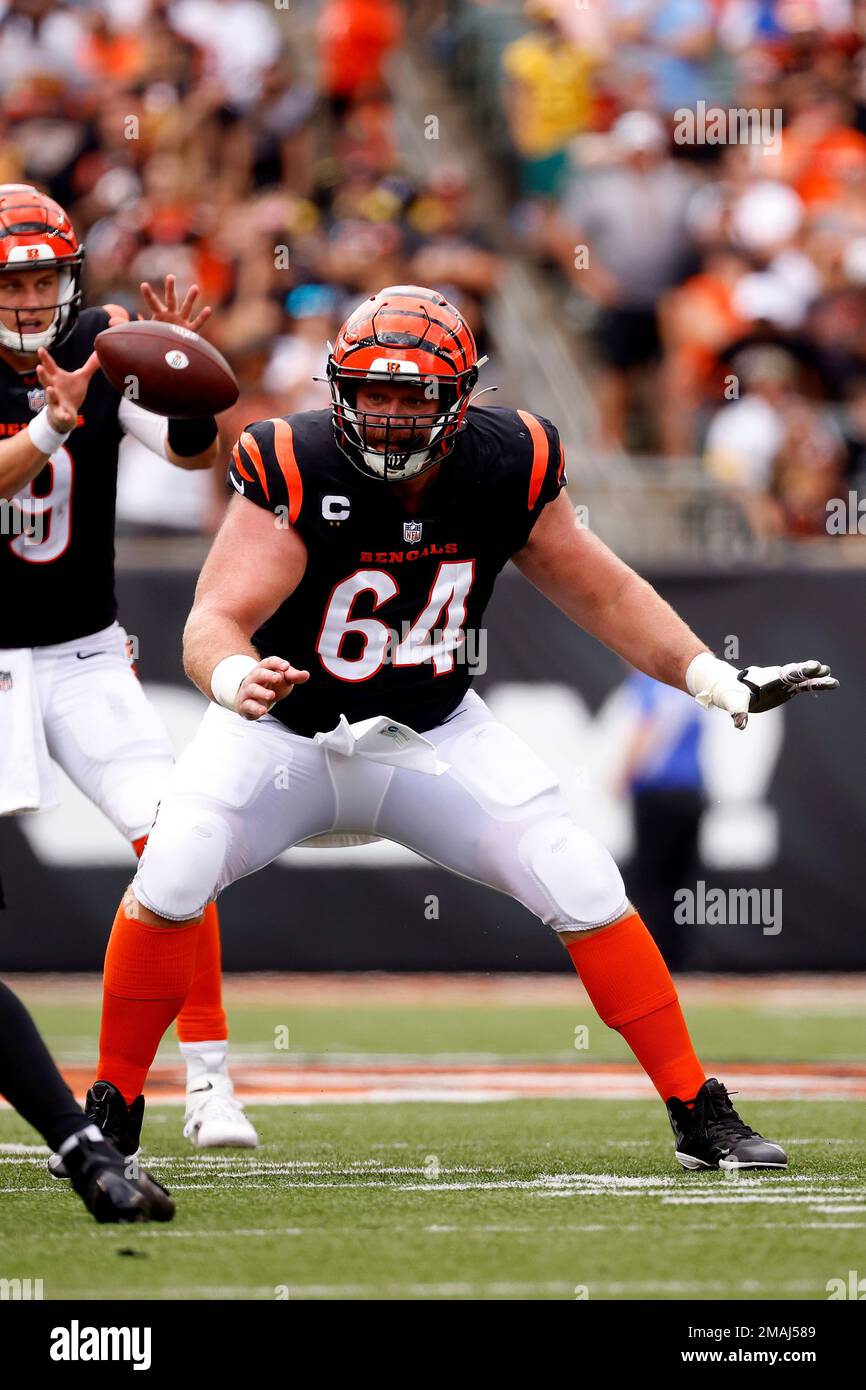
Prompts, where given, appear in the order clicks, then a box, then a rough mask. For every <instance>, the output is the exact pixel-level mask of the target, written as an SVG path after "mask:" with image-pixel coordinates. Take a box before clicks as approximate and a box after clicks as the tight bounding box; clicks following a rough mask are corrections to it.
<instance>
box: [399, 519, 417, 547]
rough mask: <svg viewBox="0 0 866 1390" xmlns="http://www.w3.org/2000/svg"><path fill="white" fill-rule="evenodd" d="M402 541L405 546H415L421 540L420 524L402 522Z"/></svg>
mask: <svg viewBox="0 0 866 1390" xmlns="http://www.w3.org/2000/svg"><path fill="white" fill-rule="evenodd" d="M403 539H404V541H405V542H406V544H407V545H415V544H416V543H417V542H418V541H420V539H421V522H420V521H404V522H403Z"/></svg>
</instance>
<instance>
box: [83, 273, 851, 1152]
mask: <svg viewBox="0 0 866 1390" xmlns="http://www.w3.org/2000/svg"><path fill="white" fill-rule="evenodd" d="M477 376H478V362H477V360H476V351H475V344H474V341H473V338H472V334H471V333H470V331H469V329H468V327H467V325H466V323H465V322H464V321H463V319H462V318H461V316H460V314H459V313H458V312H457V311H456V310H455V309H454V307H453V306H452V305H451V304H449V303H448V302H447V301H446V300H445V299H444V298H443V297H442V295H440V294H438V293H437V292H435V291H434V290H429V289H424V288H420V287H416V286H395V287H391V288H389V289H385V290H382V291H381V292H380V293H379V294H377V295H375V296H373V297H372V298H370V299H369V300H368V301H366V302H365V303H363V304H362V305H361V306H360V307H359V308H358V309H357V310H356V311H355V312H354V313H353V314H352V315H351V316H350V317H349V319H348V320H347V322H346V323H345V324H344V326H343V328H342V329H341V331H340V334H339V336H338V338H337V342H336V345H335V346H334V348H333V349H332V351H331V353H330V356H329V359H328V378H329V380H330V385H331V391H332V407H331V409H330V410H315V411H309V412H305V413H302V414H298V415H293V416H290V417H287V418H281V419H272V420H263V421H260V422H258V423H257V424H255V425H253V426H251V427H250V428H248V429H247V430H245V431H244V432H243V433H242V434H241V436H240V439H239V441H238V443H237V445H236V447H235V449H234V451H233V454H232V459H231V467H230V471H229V480H230V483H231V486H232V487H233V489H234V491H235V493H236V494H237V495H236V496H234V497H233V498H232V500H231V503H230V506H229V508H228V512H227V514H226V518H225V521H224V523H223V526H222V528H221V530H220V532H219V534H218V536H217V537H216V539H215V541H214V544H213V547H212V549H211V552H210V555H209V557H208V559H207V561H206V563H205V566H204V569H203V571H202V574H201V577H200V580H199V584H198V588H197V591H196V597H195V603H194V607H193V610H192V612H191V614H190V617H189V620H188V622H187V626H186V631H185V635H184V659H185V666H186V670H187V672H188V674H189V675H190V677H191V678H192V680H194V681H195V683H196V685H198V687H199V689H200V690H202V691H203V692H204V693H205V694H206V695H208V696H210V698H211V700H212V702H213V703H212V704H211V706H210V707H209V709H208V711H207V713H206V715H205V717H204V719H203V721H202V724H201V726H200V729H199V731H198V733H197V735H196V737H195V739H194V740H193V742H192V743H191V744H190V745H189V746H188V747H187V748H186V750H185V751H184V752H183V753H182V755H181V756H180V758H179V759H178V762H177V764H176V765H175V767H174V769H173V771H172V773H171V775H170V777H169V782H168V786H167V788H166V790H165V792H164V794H163V797H162V801H161V804H160V808H159V813H158V815H157V818H156V822H155V825H154V827H153V830H152V832H151V835H150V838H149V839H148V843H147V847H146V849H145V852H144V854H143V855H142V858H141V861H140V863H139V866H138V872H137V874H136V876H135V879H134V881H133V883H132V884H131V886H130V888H129V890H128V891H127V893H126V895H125V897H124V900H123V903H122V904H121V907H120V909H119V911H118V913H117V917H116V919H115V923H114V928H113V931H112V935H111V944H110V947H109V952H108V961H107V968H106V973H105V982H104V997H103V1038H104V1043H105V1046H104V1049H103V1062H102V1065H103V1067H104V1068H105V1070H103V1071H102V1073H101V1074H100V1082H101V1084H102V1085H103V1086H110V1087H112V1088H113V1099H114V1107H115V1115H114V1123H113V1126H112V1127H111V1128H110V1129H109V1130H108V1131H107V1132H108V1133H109V1134H110V1135H111V1137H112V1138H114V1139H115V1140H116V1142H117V1143H118V1146H119V1147H121V1149H124V1150H125V1151H129V1152H131V1151H132V1149H133V1148H134V1147H135V1146H136V1145H137V1143H138V1134H137V1123H138V1117H139V1116H140V1092H141V1089H142V1086H143V1084H144V1079H145V1076H146V1073H147V1067H148V1063H149V1060H150V1059H151V1058H152V1057H153V1055H154V1054H155V1052H156V1048H157V1046H158V1044H159V1041H160V1038H161V1036H162V1033H163V1031H164V1030H165V1029H166V1028H167V1027H168V1026H169V1024H170V1023H171V1021H172V1018H173V1017H174V1015H175V1013H176V1012H177V1010H178V1009H179V1008H180V1007H181V1005H182V1003H183V1000H184V999H185V998H186V993H187V990H188V988H189V981H190V978H191V974H192V970H193V968H194V963H195V955H196V938H197V933H198V931H199V930H200V926H199V924H200V923H201V920H202V914H203V912H204V911H205V910H206V907H207V904H209V903H211V902H212V901H213V900H214V899H215V898H216V897H217V895H218V894H219V893H220V892H221V891H222V890H223V889H224V888H225V887H226V886H227V885H228V884H230V883H232V882H234V881H235V880H236V879H238V878H240V877H242V876H244V875H246V874H251V873H254V872H255V870H256V869H258V868H260V867H261V866H262V865H264V864H268V863H270V862H271V860H273V859H275V858H276V857H277V856H278V855H279V854H282V852H283V851H284V850H286V849H288V848H289V847H290V846H291V845H295V844H298V843H300V842H303V841H307V840H311V839H319V838H320V837H322V836H326V837H329V838H331V839H332V840H333V839H338V840H339V839H341V838H342V839H343V840H349V839H352V838H358V837H362V838H369V837H373V838H375V837H384V838H386V839H390V840H394V841H397V842H398V843H400V844H402V845H406V846H408V847H409V848H410V849H413V850H415V851H416V852H417V853H418V854H421V855H423V856H425V857H426V858H428V859H430V860H432V861H433V862H435V863H437V864H441V865H445V866H446V867H447V868H450V869H452V870H454V871H455V872H456V873H459V874H462V875H464V876H465V877H467V878H472V879H476V880H478V881H479V882H481V883H486V884H489V885H491V886H492V887H494V888H497V889H499V890H500V891H501V892H504V893H509V894H511V895H512V896H514V897H515V898H517V899H519V900H520V901H521V902H522V903H524V904H525V905H526V906H527V907H528V908H530V909H531V911H533V912H534V913H535V914H536V915H537V916H538V917H539V918H540V919H541V920H542V921H543V922H544V923H546V924H547V926H549V927H550V928H552V929H553V931H555V932H556V933H557V934H558V936H559V938H560V940H561V941H562V944H563V946H564V947H565V949H566V950H567V951H568V953H569V955H570V956H571V959H572V961H573V963H574V965H575V967H576V968H577V970H578V972H579V974H580V976H581V979H582V980H583V983H584V985H585V987H586V990H587V993H588V994H589V996H590V999H591V1000H592V1002H593V1004H594V1006H595V1008H596V1009H597V1011H598V1013H599V1014H600V1016H601V1018H602V1019H603V1020H604V1022H605V1023H606V1024H608V1025H609V1026H610V1027H611V1028H614V1029H616V1030H617V1031H618V1032H619V1033H621V1035H622V1036H623V1037H624V1038H625V1040H626V1042H627V1043H628V1045H629V1046H630V1047H631V1049H632V1051H633V1052H634V1054H635V1056H636V1057H637V1059H638V1061H639V1062H640V1063H641V1065H642V1066H643V1067H644V1069H645V1070H646V1072H647V1073H648V1075H649V1077H650V1078H651V1080H652V1082H653V1084H654V1085H655V1087H656V1089H657V1091H658V1093H659V1095H660V1097H661V1099H662V1100H663V1101H664V1102H665V1103H666V1105H667V1110H668V1115H669V1118H670V1122H671V1125H672V1128H673V1130H674V1133H675V1136H676V1156H677V1158H678V1159H679V1161H680V1163H681V1164H683V1165H684V1166H685V1167H689V1168H701V1169H707V1168H718V1167H724V1168H740V1167H746V1168H784V1167H785V1166H786V1163H787V1159H786V1156H785V1154H784V1152H783V1150H782V1149H781V1148H780V1146H779V1145H778V1144H775V1143H771V1142H769V1141H767V1140H765V1139H763V1138H762V1137H761V1135H759V1134H757V1133H756V1132H755V1131H754V1130H752V1129H750V1128H749V1126H748V1125H746V1124H745V1123H744V1122H743V1121H742V1120H741V1119H740V1117H739V1116H738V1114H737V1112H736V1111H735V1110H734V1108H733V1106H732V1104H731V1102H730V1099H729V1098H728V1094H727V1091H726V1089H725V1087H724V1086H723V1085H722V1084H721V1083H720V1082H719V1081H718V1080H716V1079H715V1078H709V1079H708V1078H707V1077H706V1075H705V1074H704V1071H703V1069H702V1067H701V1064H700V1062H699V1060H698V1058H697V1056H696V1055H695V1052H694V1049H693V1047H692V1044H691V1041H690V1038H689V1034H688V1031H687V1029H686V1024H685V1020H684V1018H683V1015H682V1012H681V1009H680V1005H679V1002H678V999H677V992H676V989H675V987H674V984H673V982H672V980H671V977H670V974H669V972H668V970H667V967H666V966H665V963H664V961H663V959H662V956H661V954H660V953H659V950H658V948H657V946H656V945H655V943H654V941H653V939H652V937H651V936H650V934H649V932H648V931H647V929H646V927H645V926H644V924H643V922H642V921H641V918H640V916H639V915H638V912H637V910H636V909H635V907H634V906H633V905H632V904H631V903H630V902H629V901H628V899H627V897H626V893H625V888H624V886H623V880H622V878H621V876H620V873H619V871H618V869H617V867H616V864H615V863H614V862H613V860H612V858H611V856H610V854H609V853H608V852H607V850H606V849H605V848H604V846H603V845H601V844H600V843H599V842H598V841H597V840H595V839H594V838H593V837H592V836H591V835H590V834H588V833H587V832H586V831H585V830H582V829H581V828H579V827H578V825H577V824H576V823H575V822H574V820H573V819H572V817H571V816H570V814H569V812H568V809H567V806H566V803H565V801H564V799H563V795H562V793H561V791H560V788H559V786H558V784H557V781H556V778H555V777H554V776H553V774H552V773H551V772H550V771H549V769H548V768H547V767H546V766H545V765H544V764H543V763H542V762H541V761H539V759H538V758H537V757H536V756H535V755H534V753H532V752H531V751H530V750H529V748H527V747H526V746H525V745H524V744H523V742H522V741H521V740H520V739H519V738H517V737H516V736H515V735H514V734H513V733H512V732H510V730H508V729H507V728H506V727H504V726H503V725H502V724H500V723H499V722H498V721H497V720H496V719H494V717H493V715H492V714H491V712H490V710H489V709H488V708H487V706H486V705H485V704H484V701H483V700H482V699H480V697H479V696H478V695H477V694H476V693H475V692H474V691H473V690H472V689H471V687H470V682H471V676H472V669H471V663H470V662H468V661H467V660H465V659H464V658H465V654H466V651H467V650H468V645H469V644H468V643H467V641H466V635H467V633H471V632H473V631H477V630H478V629H479V628H480V626H481V623H482V622H483V616H484V610H485V607H486V605H487V601H488V599H489V598H490V595H491V592H492V590H493V586H494V583H495V581H496V577H497V575H498V574H499V571H500V570H501V569H502V568H503V566H504V565H505V564H506V563H507V561H508V560H509V559H513V560H514V563H515V564H516V566H517V567H518V569H519V570H520V571H521V572H522V573H523V574H524V575H525V576H526V578H527V579H529V580H530V581H531V582H532V583H533V584H535V585H536V586H537V587H538V588H539V589H540V590H541V592H542V593H544V594H545V595H546V596H547V597H548V598H549V599H551V601H552V602H554V603H556V604H557V605H558V606H559V607H560V608H561V609H562V610H563V611H564V612H565V613H566V614H567V615H568V616H569V617H570V618H571V619H572V620H573V621H574V622H575V623H577V624H579V625H580V626H581V627H582V628H584V629H585V630H586V631H588V632H590V633H592V634H593V635H594V636H595V637H597V638H598V639H599V640H600V641H602V642H604V643H605V644H606V645H607V646H608V647H610V648H612V649H613V650H614V651H615V652H618V653H619V655H620V656H622V657H623V658H624V659H625V660H626V661H628V662H630V663H631V664H632V665H633V666H635V667H637V668H638V669H640V670H642V671H645V672H646V673H647V674H648V675H650V676H653V677H655V678H656V679H657V680H661V681H666V682H667V683H669V684H670V685H673V686H677V687H679V688H685V689H687V690H689V691H690V692H691V693H692V695H694V696H695V698H696V699H697V700H699V701H700V703H701V704H702V705H703V706H705V707H708V706H711V705H712V706H716V707H717V708H719V709H722V710H724V711H726V712H727V713H728V714H729V715H731V716H732V717H733V718H734V720H735V722H736V723H737V725H738V727H743V726H744V725H745V723H746V720H747V719H748V717H749V715H750V714H751V713H760V712H761V711H762V710H766V709H771V708H772V707H773V706H775V705H777V704H780V703H781V702H782V701H783V700H786V699H788V698H790V697H791V696H792V695H794V694H796V693H797V692H798V691H801V690H829V689H831V688H833V687H835V686H836V685H837V682H836V681H835V680H834V679H833V678H832V676H831V675H830V673H829V670H828V668H827V667H826V666H823V665H821V664H820V663H818V662H806V663H801V664H797V665H788V666H782V667H778V666H776V667H769V668H764V669H758V668H755V667H750V668H749V669H748V670H747V671H746V672H744V673H742V672H739V671H737V670H736V669H735V668H734V667H732V666H729V665H728V664H727V663H726V662H724V661H721V660H719V659H718V658H717V657H715V656H714V655H713V654H712V653H711V652H709V651H708V650H707V648H706V646H705V645H704V643H703V642H701V640H700V639H699V638H698V637H696V636H695V634H694V633H693V632H691V631H690V630H689V628H688V627H687V626H686V625H685V623H684V622H683V621H682V620H681V619H680V618H679V617H678V616H677V614H676V613H675V612H673V610H672V609H671V608H670V607H669V606H668V604H667V603H665V602H664V601H663V599H662V598H661V597H660V596H659V595H658V594H657V593H656V592H655V590H654V589H652V588H651V587H650V585H649V584H647V583H645V581H644V580H643V579H641V578H639V576H638V575H637V574H635V573H634V572H633V571H632V570H630V569H629V568H628V566H626V565H625V564H624V563H623V562H622V561H621V560H619V559H617V557H616V556H615V555H613V554H612V553H611V552H610V551H609V550H608V549H607V547H606V546H604V545H603V544H602V542H601V541H600V540H598V539H597V538H596V537H595V536H593V535H592V534H591V533H590V532H589V531H588V530H586V529H583V528H581V527H579V526H576V525H575V514H574V510H573V508H572V506H571V503H570V502H569V499H568V497H567V495H566V494H565V493H563V492H562V488H563V485H564V484H565V481H566V478H565V465H564V459H563V453H562V446H561V444H560V440H559V436H558V434H557V431H556V429H555V427H554V426H553V425H552V424H551V423H550V421H548V420H545V419H542V418H541V417H539V416H536V415H533V414H532V413H531V412H529V411H526V410H508V409H495V408H486V407H485V408H482V407H477V406H472V405H471V403H470V398H471V394H472V391H473V388H474V387H475V383H476V380H477ZM239 557H240V559H239ZM278 770H280V771H281V772H282V773H283V774H284V775H281V776H278V775H276V772H277V771H278ZM286 773H287V775H285V774H286ZM287 910H288V909H287ZM139 964H140V970H139ZM133 969H134V970H135V971H136V974H135V978H136V981H137V982H138V985H139V988H138V989H137V991H136V997H135V998H134V999H130V998H129V997H128V993H127V991H126V990H125V988H124V985H125V981H126V980H127V979H128V978H129V976H130V972H131V971H132V970H133ZM146 978H149V979H150V980H151V982H152V983H151V989H150V993H149V996H148V997H145V995H146V991H145V984H144V982H145V979H146ZM129 1017H134V1018H135V1019H137V1024H136V1027H135V1028H134V1030H130V1028H129V1027H128V1024H127V1019H128V1018H129ZM133 1037H134V1038H135V1047H134V1048H130V1047H129V1040H130V1038H133Z"/></svg>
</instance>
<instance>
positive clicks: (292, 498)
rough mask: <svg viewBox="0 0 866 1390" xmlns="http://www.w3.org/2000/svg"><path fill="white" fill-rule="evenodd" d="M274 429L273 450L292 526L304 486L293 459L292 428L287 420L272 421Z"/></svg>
mask: <svg viewBox="0 0 866 1390" xmlns="http://www.w3.org/2000/svg"><path fill="white" fill-rule="evenodd" d="M271 424H272V425H273V427H274V448H275V449H276V452H277V463H278V464H279V465H280V469H281V471H282V475H283V477H284V478H285V480H286V492H287V493H288V496H289V521H290V522H291V523H292V525H294V523H295V522H296V521H297V519H298V516H299V514H300V511H301V502H302V501H303V497H304V485H303V483H302V482H301V470H300V469H299V468H298V461H297V459H296V458H295V445H294V440H293V438H292V427H291V425H290V424H289V422H288V420H282V419H279V418H278V419H276V420H272V421H271Z"/></svg>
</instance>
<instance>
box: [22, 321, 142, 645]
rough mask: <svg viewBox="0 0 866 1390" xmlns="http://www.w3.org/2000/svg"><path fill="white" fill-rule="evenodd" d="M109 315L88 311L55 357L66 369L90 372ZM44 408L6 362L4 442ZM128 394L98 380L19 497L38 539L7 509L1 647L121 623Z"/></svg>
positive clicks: (28, 382) (29, 382) (65, 638)
mask: <svg viewBox="0 0 866 1390" xmlns="http://www.w3.org/2000/svg"><path fill="white" fill-rule="evenodd" d="M108 317H109V316H108V312H107V310H105V309H85V310H84V311H83V312H82V313H81V315H80V316H79V319H78V322H77V323H76V325H75V327H74V328H73V330H72V332H71V333H70V335H69V337H68V338H67V339H66V341H65V342H63V343H61V344H60V346H59V347H57V348H52V349H49V350H50V352H51V355H52V357H53V358H54V360H55V362H56V363H57V365H58V366H59V367H62V368H64V370H65V371H74V370H75V369H76V368H78V367H83V366H84V363H85V362H86V361H87V359H88V357H89V356H90V354H91V352H92V351H93V341H94V339H95V337H96V335H97V333H101V332H102V330H103V328H107V327H108ZM43 404H44V396H43V392H42V388H41V386H40V385H39V381H38V379H37V377H36V373H35V371H34V372H32V373H28V374H27V375H21V374H20V373H19V372H17V371H16V370H15V369H14V367H11V366H9V364H8V363H7V362H5V361H2V360H0V437H2V438H4V439H6V438H8V437H9V436H10V435H11V434H15V433H17V431H18V430H20V429H24V428H25V426H26V425H28V424H29V423H30V421H31V420H32V419H33V417H34V415H37V414H38V413H39V411H40V410H41V409H42V406H43ZM119 404H120V395H119V393H118V392H117V391H115V389H114V387H113V386H112V385H111V383H110V382H109V380H108V378H107V377H106V376H105V375H104V374H103V373H102V372H95V373H94V375H93V377H92V378H91V381H90V385H89V387H88V391H87V395H86V396H85V398H84V400H83V402H82V404H81V407H80V410H79V414H78V424H77V426H76V428H75V429H74V430H73V431H72V434H71V435H70V436H69V438H68V439H67V440H66V443H65V444H62V445H61V447H60V448H59V449H57V450H56V451H55V453H54V454H53V455H52V457H51V459H50V460H49V461H48V462H47V463H46V465H45V467H44V468H43V470H42V472H41V473H39V474H37V476H36V477H35V478H34V480H33V482H32V483H30V484H29V485H28V486H27V487H25V488H24V489H23V490H22V492H21V493H20V494H19V496H21V497H24V498H27V497H30V498H33V499H34V505H33V506H32V507H31V509H30V510H31V514H32V515H33V516H34V519H35V521H36V531H35V532H34V536H35V537H36V539H30V538H29V537H28V536H27V535H26V534H25V533H24V529H23V521H24V519H25V518H24V517H23V514H22V512H21V511H20V510H19V509H18V508H12V507H11V506H9V505H8V504H7V505H6V506H5V507H3V516H4V519H5V521H6V525H5V526H4V527H3V528H2V534H0V594H2V596H3V602H2V604H0V647H39V646H44V645H47V644H53V643H55V642H70V641H74V639H75V638H77V637H86V636H87V635H88V633H91V632H99V631H100V629H101V628H104V627H107V626H108V625H109V623H111V622H113V621H114V618H115V616H116V613H117V604H116V601H115V597H114V508H115V494H116V490H117V451H118V447H119V444H120V440H121V435H122V431H121V428H120V425H119V423H118V418H117V411H118V406H119Z"/></svg>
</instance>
